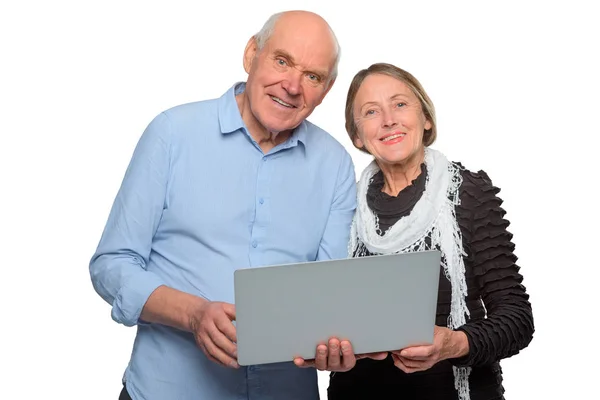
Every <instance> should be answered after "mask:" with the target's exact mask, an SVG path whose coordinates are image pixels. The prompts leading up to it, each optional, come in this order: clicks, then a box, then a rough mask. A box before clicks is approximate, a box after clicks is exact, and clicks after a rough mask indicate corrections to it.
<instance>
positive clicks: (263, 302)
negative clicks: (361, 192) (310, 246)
mask: <svg viewBox="0 0 600 400" xmlns="http://www.w3.org/2000/svg"><path fill="white" fill-rule="evenodd" d="M439 279H440V252H439V251H437V250H431V251H422V252H415V253H404V254H393V255H381V256H368V257H358V258H349V259H340V260H329V261H315V262H305V263H298V264H286V265H276V266H267V267H259V268H246V269H239V270H236V271H235V273H234V284H235V306H236V321H235V325H236V329H237V346H238V363H239V364H240V365H243V366H247V365H256V364H268V363H275V362H287V361H292V360H293V359H294V358H295V357H302V358H304V359H313V358H314V357H315V351H316V347H317V345H318V344H319V343H327V341H328V340H329V338H331V337H337V338H338V339H340V340H342V339H347V340H349V341H350V342H351V343H352V346H353V349H354V353H355V354H362V353H372V352H379V351H392V350H398V349H402V348H404V347H407V346H410V345H419V344H430V343H432V341H433V327H434V324H435V315H436V309H437V296H438V284H439Z"/></svg>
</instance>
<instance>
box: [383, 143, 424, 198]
mask: <svg viewBox="0 0 600 400" xmlns="http://www.w3.org/2000/svg"><path fill="white" fill-rule="evenodd" d="M424 160H425V149H424V148H423V149H421V151H419V152H417V153H415V154H414V155H413V156H412V157H410V158H409V159H407V160H405V161H403V162H402V163H396V164H384V163H381V164H379V168H380V169H381V172H383V180H384V184H383V188H382V189H381V191H382V192H384V193H386V194H388V195H390V196H398V193H400V191H402V189H404V188H405V187H407V186H409V185H410V184H411V182H412V181H413V180H415V179H416V178H417V177H418V176H419V175H420V174H421V164H422V163H423V161H424Z"/></svg>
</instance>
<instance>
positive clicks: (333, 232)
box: [317, 150, 356, 261]
mask: <svg viewBox="0 0 600 400" xmlns="http://www.w3.org/2000/svg"><path fill="white" fill-rule="evenodd" d="M355 210H356V175H355V172H354V163H353V162H352V159H351V158H350V155H349V154H348V153H347V152H346V151H345V150H344V151H343V157H342V160H341V163H340V167H339V169H338V178H337V183H336V190H335V194H334V197H333V201H332V204H331V209H330V211H329V217H328V219H327V224H326V226H325V231H324V232H323V237H322V239H321V243H320V245H319V251H318V253H317V261H323V260H332V259H341V258H347V257H348V240H349V238H350V225H351V223H352V218H354V211H355Z"/></svg>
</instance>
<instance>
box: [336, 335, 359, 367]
mask: <svg viewBox="0 0 600 400" xmlns="http://www.w3.org/2000/svg"><path fill="white" fill-rule="evenodd" d="M340 344H341V347H342V365H341V366H342V368H343V369H344V370H350V369H352V368H354V366H355V365H356V360H357V358H356V356H355V355H354V349H353V348H352V344H351V343H350V342H348V341H347V340H344V341H342V342H341V343H340Z"/></svg>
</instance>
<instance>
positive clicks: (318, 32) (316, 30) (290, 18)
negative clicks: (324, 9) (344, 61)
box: [254, 10, 341, 80]
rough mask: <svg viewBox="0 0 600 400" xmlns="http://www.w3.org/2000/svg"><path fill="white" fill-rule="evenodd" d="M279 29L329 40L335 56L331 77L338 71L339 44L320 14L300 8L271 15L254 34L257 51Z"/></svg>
mask: <svg viewBox="0 0 600 400" xmlns="http://www.w3.org/2000/svg"><path fill="white" fill-rule="evenodd" d="M279 29H286V30H293V31H295V32H297V33H298V34H300V35H303V36H306V35H313V36H315V37H319V38H320V39H321V41H322V40H327V38H329V39H330V40H331V46H332V51H333V55H334V57H335V59H334V64H333V68H332V71H331V79H333V80H334V79H335V78H336V77H337V73H338V64H339V62H340V57H341V49H340V44H339V42H338V40H337V37H336V36H335V33H334V32H333V29H331V27H330V26H329V24H328V23H327V21H325V19H324V18H323V17H321V16H320V15H318V14H316V13H313V12H310V11H302V10H294V11H284V12H280V13H277V14H273V15H271V17H269V19H268V20H267V22H265V24H264V25H263V27H262V29H261V30H260V31H259V32H258V33H257V34H256V35H254V39H255V40H256V46H257V48H258V51H260V50H262V49H263V47H264V46H265V44H266V43H267V41H268V40H269V39H270V38H271V36H272V35H273V33H274V32H275V31H276V30H279Z"/></svg>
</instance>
